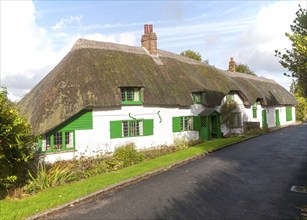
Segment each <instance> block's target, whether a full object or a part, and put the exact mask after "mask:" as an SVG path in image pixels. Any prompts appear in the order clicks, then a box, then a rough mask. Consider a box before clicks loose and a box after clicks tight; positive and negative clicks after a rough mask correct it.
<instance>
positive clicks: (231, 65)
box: [228, 57, 236, 72]
mask: <svg viewBox="0 0 307 220" xmlns="http://www.w3.org/2000/svg"><path fill="white" fill-rule="evenodd" d="M228 71H231V72H236V62H235V61H234V59H233V57H230V61H229V64H228Z"/></svg>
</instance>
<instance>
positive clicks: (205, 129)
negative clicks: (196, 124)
mask: <svg viewBox="0 0 307 220" xmlns="http://www.w3.org/2000/svg"><path fill="white" fill-rule="evenodd" d="M199 139H200V140H202V141H203V140H209V126H208V117H207V116H200V130H199Z"/></svg>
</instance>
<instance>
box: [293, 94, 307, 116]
mask: <svg viewBox="0 0 307 220" xmlns="http://www.w3.org/2000/svg"><path fill="white" fill-rule="evenodd" d="M294 95H295V98H296V100H297V102H298V105H297V106H295V114H296V120H297V121H306V120H307V98H305V97H303V96H300V95H299V94H298V93H295V94H294Z"/></svg>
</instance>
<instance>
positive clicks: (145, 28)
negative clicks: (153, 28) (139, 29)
mask: <svg viewBox="0 0 307 220" xmlns="http://www.w3.org/2000/svg"><path fill="white" fill-rule="evenodd" d="M147 33H148V24H145V25H144V34H147Z"/></svg>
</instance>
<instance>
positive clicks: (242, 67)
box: [236, 63, 256, 76]
mask: <svg viewBox="0 0 307 220" xmlns="http://www.w3.org/2000/svg"><path fill="white" fill-rule="evenodd" d="M236 71H237V72H239V73H246V74H250V75H253V76H256V74H255V73H254V71H252V70H251V69H250V68H249V67H248V66H247V65H245V64H241V63H240V64H238V65H237V64H236Z"/></svg>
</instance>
